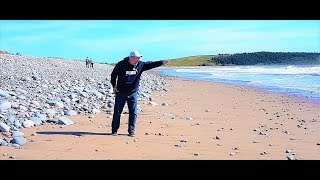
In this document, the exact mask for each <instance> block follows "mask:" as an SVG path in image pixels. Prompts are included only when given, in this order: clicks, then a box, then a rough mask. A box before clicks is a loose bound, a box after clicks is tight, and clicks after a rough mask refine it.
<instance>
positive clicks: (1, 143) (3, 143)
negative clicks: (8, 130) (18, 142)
mask: <svg viewBox="0 0 320 180" xmlns="http://www.w3.org/2000/svg"><path fill="white" fill-rule="evenodd" d="M8 145H9V143H8V142H7V141H5V140H3V139H0V146H8Z"/></svg>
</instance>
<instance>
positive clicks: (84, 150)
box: [0, 77, 320, 160]
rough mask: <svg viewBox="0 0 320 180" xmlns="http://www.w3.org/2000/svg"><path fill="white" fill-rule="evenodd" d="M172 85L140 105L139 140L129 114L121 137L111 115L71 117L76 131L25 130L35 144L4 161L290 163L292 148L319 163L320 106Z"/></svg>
mask: <svg viewBox="0 0 320 180" xmlns="http://www.w3.org/2000/svg"><path fill="white" fill-rule="evenodd" d="M167 79H168V80H167V82H168V84H169V86H168V89H169V90H170V91H169V92H166V93H153V94H152V97H153V98H154V101H155V102H156V103H158V105H157V106H150V105H148V104H147V102H145V101H139V104H140V106H141V108H142V109H143V112H139V114H138V120H137V127H136V133H137V135H136V137H128V136H127V126H128V125H127V122H128V115H127V114H125V115H123V116H122V118H121V126H120V129H119V131H118V133H119V136H111V135H110V132H111V127H110V125H111V121H112V118H107V117H108V116H110V115H108V114H106V113H104V112H102V113H100V114H97V115H95V118H93V120H91V119H90V118H88V116H80V115H79V116H73V117H71V118H70V119H71V120H73V121H74V122H75V123H76V124H74V125H69V126H60V125H42V126H36V127H32V128H28V129H22V130H21V131H22V132H24V133H25V137H26V138H27V139H28V141H29V142H28V143H27V144H26V145H24V146H22V147H21V148H20V149H15V148H13V147H0V153H1V154H0V159H11V158H9V157H10V156H13V159H37V160H38V159H40V160H42V159H51V160H55V159H106V160H107V159H110V160H116V159H123V160H124V159H152V160H158V159H164V160H166V159H178V160H180V159H192V160H197V159H206V160H217V159H219V160H220V159H222V160H238V159H258V160H260V159H261V160H268V159H280V160H286V159H287V156H286V155H287V153H286V150H289V151H290V153H291V154H292V153H293V154H294V156H295V157H296V158H297V159H320V145H317V144H318V143H320V111H319V109H320V108H319V105H316V104H311V103H307V102H304V101H305V100H303V99H298V98H296V97H290V96H286V95H282V94H276V93H271V92H265V91H261V90H258V89H253V88H247V87H240V86H235V85H225V84H218V83H210V82H199V81H194V80H183V79H178V78H171V77H168V78H167ZM163 102H166V103H168V106H162V105H161V104H162V103H163ZM164 113H171V114H173V115H174V116H175V119H171V118H170V117H165V116H164ZM190 117H191V118H192V119H190ZM90 120H91V121H90ZM301 123H302V125H301ZM297 125H301V127H297ZM254 129H257V131H254ZM261 131H263V132H266V133H267V135H259V133H260V132H261ZM146 133H149V135H146ZM159 133H160V135H159ZM32 134H35V136H33V135H32ZM216 136H218V137H220V138H221V139H215V137H216ZM181 140H187V142H180V141H181ZM180 145H182V146H180Z"/></svg>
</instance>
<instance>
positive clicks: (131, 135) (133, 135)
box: [128, 133, 136, 137]
mask: <svg viewBox="0 0 320 180" xmlns="http://www.w3.org/2000/svg"><path fill="white" fill-rule="evenodd" d="M128 136H130V137H135V136H136V134H135V133H129V134H128Z"/></svg>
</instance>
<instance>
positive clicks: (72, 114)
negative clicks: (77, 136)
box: [66, 110, 78, 116]
mask: <svg viewBox="0 0 320 180" xmlns="http://www.w3.org/2000/svg"><path fill="white" fill-rule="evenodd" d="M77 114H78V113H77V112H76V111H74V110H68V111H67V112H66V115H68V116H75V115H77Z"/></svg>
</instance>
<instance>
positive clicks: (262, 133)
mask: <svg viewBox="0 0 320 180" xmlns="http://www.w3.org/2000/svg"><path fill="white" fill-rule="evenodd" d="M259 135H266V136H267V135H268V133H266V132H263V131H261V132H260V133H259Z"/></svg>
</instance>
